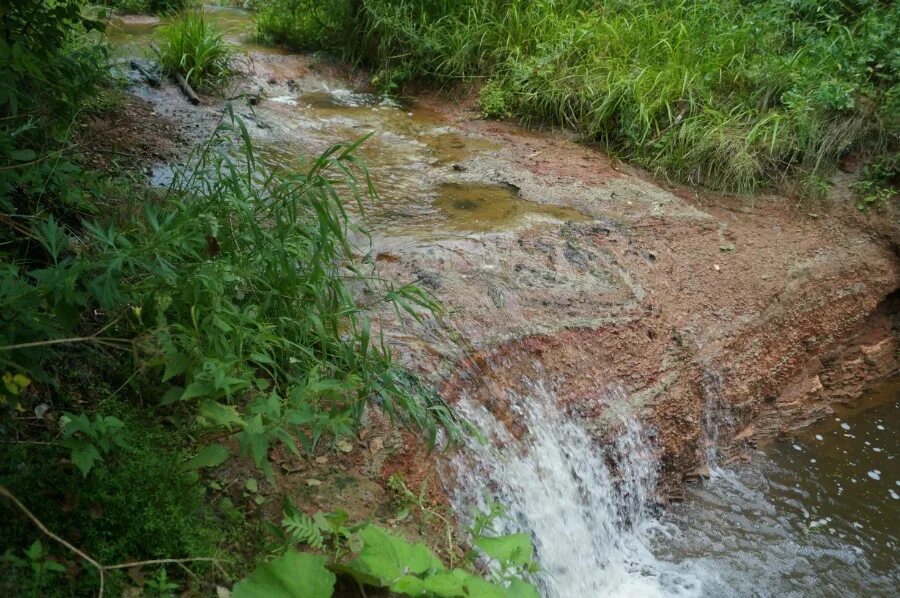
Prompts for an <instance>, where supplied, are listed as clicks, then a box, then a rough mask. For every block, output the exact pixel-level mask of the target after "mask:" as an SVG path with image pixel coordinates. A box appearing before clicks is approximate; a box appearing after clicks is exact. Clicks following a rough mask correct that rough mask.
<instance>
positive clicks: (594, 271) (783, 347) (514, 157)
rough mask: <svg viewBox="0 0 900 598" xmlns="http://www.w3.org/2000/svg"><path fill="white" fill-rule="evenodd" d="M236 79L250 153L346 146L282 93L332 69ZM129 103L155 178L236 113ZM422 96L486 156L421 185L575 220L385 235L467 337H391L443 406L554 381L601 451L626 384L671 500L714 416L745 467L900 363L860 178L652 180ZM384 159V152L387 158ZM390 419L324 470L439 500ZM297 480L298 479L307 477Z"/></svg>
mask: <svg viewBox="0 0 900 598" xmlns="http://www.w3.org/2000/svg"><path fill="white" fill-rule="evenodd" d="M243 68H244V71H245V73H244V77H243V78H242V79H241V80H240V81H239V82H237V83H236V84H235V85H234V87H233V89H232V90H230V91H229V92H228V93H229V95H231V96H238V97H239V99H238V100H236V101H235V103H234V106H235V109H236V111H237V112H238V113H239V114H240V115H241V116H242V117H243V118H244V119H245V120H246V121H247V122H248V123H251V125H252V126H251V127H250V130H251V134H252V135H253V137H254V139H255V140H258V141H259V142H261V143H263V144H266V145H267V146H269V147H279V146H282V147H287V146H289V147H295V148H300V149H301V150H302V151H303V152H304V153H306V154H307V155H312V154H315V153H317V152H319V151H321V150H323V149H324V148H325V147H327V146H328V145H330V144H331V143H333V142H335V141H338V140H339V139H334V138H333V135H334V130H322V129H320V128H319V129H317V128H316V127H313V126H306V124H305V123H306V121H304V120H303V117H302V114H299V115H298V108H297V106H296V104H291V103H290V102H287V101H285V100H284V98H290V97H297V96H298V95H302V94H303V93H309V92H316V91H317V90H321V89H322V88H323V86H325V87H328V88H333V87H334V86H335V85H337V84H340V83H341V76H342V74H341V73H340V72H338V69H335V68H334V67H331V66H328V65H327V64H322V63H317V62H316V61H314V60H313V59H311V58H309V57H305V56H296V55H288V54H285V53H281V52H269V51H262V50H252V49H251V50H250V51H249V52H248V58H247V60H246V61H245V62H244V67H243ZM356 83H360V81H357V82H356ZM342 84H343V86H345V87H351V86H352V85H351V84H350V83H348V82H346V81H343V83H342ZM131 91H132V93H133V94H134V95H135V96H136V97H137V98H139V99H140V104H135V105H139V106H142V107H143V108H141V110H143V111H144V117H152V120H154V121H155V122H157V123H164V124H163V125H160V124H157V125H153V127H152V128H151V130H153V131H170V132H171V134H170V136H167V135H164V136H163V137H165V141H164V142H163V141H160V146H161V149H160V148H153V147H149V148H144V147H140V146H133V147H132V149H127V148H126V149H119V150H117V151H123V152H134V151H139V152H143V153H144V154H145V155H146V160H147V161H148V162H149V163H151V164H153V165H155V167H156V168H157V169H158V168H160V167H162V168H165V167H166V166H165V165H164V164H170V163H171V162H172V161H173V160H172V159H171V156H172V149H171V147H170V146H169V145H166V144H175V145H176V146H177V147H178V148H180V149H179V150H178V151H177V152H175V153H176V154H178V155H179V157H180V159H181V160H183V159H184V156H185V153H186V151H187V149H188V148H189V147H190V146H191V145H192V144H196V143H197V142H199V141H201V140H203V139H206V138H207V137H208V136H209V134H210V133H211V131H212V129H213V128H214V127H215V126H216V124H217V123H219V122H220V120H221V114H222V110H223V103H222V102H221V101H219V100H216V99H213V98H205V99H204V102H203V103H202V104H201V105H200V106H193V105H191V104H189V103H188V102H187V100H186V99H185V98H184V97H183V95H182V94H181V93H180V92H179V91H178V89H177V88H175V87H174V86H172V85H170V84H166V85H164V86H163V87H162V88H161V89H153V88H151V87H148V86H146V85H144V84H142V83H141V82H140V81H139V80H138V78H137V77H135V83H134V85H133V86H132V89H131ZM250 97H252V98H253V100H252V103H251V102H248V101H247V98H250ZM135 102H137V100H135ZM417 102H418V109H424V110H426V111H427V112H428V114H429V116H428V118H429V119H432V120H434V121H435V122H433V123H431V124H432V125H437V126H438V129H437V130H438V131H439V133H438V134H437V138H438V139H441V138H445V139H453V140H456V139H462V140H464V142H463V143H464V145H465V148H469V147H477V148H478V151H474V152H473V151H468V150H467V149H465V148H463V149H461V150H460V151H459V152H457V153H456V154H454V153H453V152H452V151H451V152H449V153H448V152H446V151H445V152H444V153H443V154H442V159H440V160H432V161H431V162H424V163H422V164H418V163H416V167H417V170H418V171H421V172H419V175H417V176H419V177H420V178H419V179H416V181H419V183H415V182H414V184H412V185H411V187H410V188H412V189H413V190H415V185H416V184H421V185H423V186H425V187H428V188H433V187H434V186H435V185H441V184H447V183H452V184H455V185H470V184H478V185H494V186H499V185H502V186H505V187H506V188H508V189H510V190H511V192H512V193H513V195H514V196H515V197H517V198H518V199H519V200H523V201H527V202H532V203H533V204H536V205H539V206H555V207H558V208H566V209H569V210H571V212H553V213H552V214H550V215H549V216H547V215H545V216H540V214H541V210H540V209H532V210H531V212H529V213H534V214H538V215H539V216H537V217H523V218H518V219H511V220H510V221H509V222H507V223H506V224H504V223H502V222H500V223H498V224H497V225H496V226H493V225H492V226H488V227H482V230H475V229H476V228H478V227H472V229H471V230H466V229H465V227H463V228H462V229H460V228H459V227H456V228H454V226H455V225H453V223H452V222H451V221H447V222H446V223H444V224H443V225H441V224H440V223H438V224H433V227H434V230H431V229H428V230H425V231H424V232H423V230H417V231H415V232H405V233H404V232H402V231H401V232H397V231H396V230H392V229H390V227H385V228H383V229H379V228H378V226H377V223H376V224H375V225H373V244H374V247H373V251H372V255H373V256H374V259H373V263H374V264H375V267H376V268H377V272H378V273H379V274H380V275H382V276H385V277H387V278H389V279H391V280H395V281H398V282H409V281H413V280H416V281H418V282H419V283H420V284H421V285H423V286H425V287H426V288H428V289H429V290H431V291H432V292H433V293H434V294H435V296H436V297H438V298H439V299H440V300H441V301H442V302H443V303H444V304H445V305H446V306H447V308H448V312H449V315H448V316H446V318H445V321H444V323H445V324H447V325H449V326H450V327H452V328H453V329H454V330H456V331H457V332H458V336H454V335H452V334H448V333H447V330H446V327H445V326H438V325H434V324H433V325H431V326H426V327H425V328H421V327H416V328H412V327H410V325H409V323H408V322H398V321H397V320H396V318H393V319H392V316H391V315H390V314H385V317H386V318H387V319H386V320H385V324H384V326H385V331H386V332H387V334H388V336H389V337H390V339H391V342H392V343H393V346H394V347H395V348H396V350H397V352H398V355H399V356H400V357H401V358H402V360H403V361H404V362H405V363H407V364H408V365H409V366H410V367H412V368H414V369H415V370H417V371H419V372H421V373H423V374H424V375H426V376H427V377H429V378H430V379H431V380H432V381H433V382H434V383H435V384H437V385H439V386H440V388H441V389H442V394H443V396H444V397H445V398H446V399H448V400H449V401H451V402H452V401H453V400H455V399H456V398H457V397H459V396H461V394H463V393H466V394H468V395H470V396H473V397H476V398H477V399H478V400H480V401H482V402H483V403H484V404H485V405H487V406H489V408H490V409H491V410H492V411H494V412H495V413H496V414H497V415H498V417H501V418H504V419H505V420H507V421H508V423H509V425H510V426H511V427H512V428H513V429H515V427H516V422H515V421H513V418H512V416H511V415H510V414H509V413H508V412H506V410H505V406H506V401H505V398H506V396H507V393H508V392H510V391H513V390H516V389H518V390H522V389H523V381H524V380H529V379H530V380H535V379H540V380H542V381H543V382H544V383H545V385H547V387H548V388H550V389H551V390H552V391H553V392H554V393H555V395H556V396H557V398H558V400H559V402H560V404H561V405H564V408H566V409H568V410H569V411H570V412H571V413H572V415H573V417H578V418H581V419H582V420H583V422H584V424H585V425H586V426H587V428H588V429H589V430H591V431H592V433H594V434H596V436H597V438H598V439H599V440H601V441H602V439H603V437H604V436H605V435H607V434H609V433H610V432H611V429H610V425H608V424H609V422H607V421H606V418H605V417H604V416H605V413H606V411H607V409H608V408H609V405H608V403H607V397H608V396H610V395H611V394H613V393H610V392H608V391H610V390H613V389H616V390H618V389H621V390H624V391H625V392H624V393H623V396H627V397H628V398H627V402H628V410H629V411H630V412H631V413H632V414H633V415H634V416H635V417H637V418H639V419H641V420H642V421H643V422H644V423H645V424H646V425H645V427H646V429H648V430H650V434H651V436H652V437H653V438H654V439H655V443H656V446H657V447H658V450H659V457H660V461H661V463H662V473H663V480H664V485H663V488H662V497H663V498H665V497H677V496H678V488H679V486H680V484H681V482H682V480H684V479H686V478H691V477H696V476H697V475H702V473H703V472H702V467H703V465H704V464H705V462H706V444H707V442H708V441H709V438H710V434H711V432H710V430H709V429H708V428H709V425H708V421H709V420H708V418H707V414H711V415H713V416H715V420H716V423H717V425H716V430H717V435H718V443H719V447H720V449H719V450H720V453H721V454H722V455H723V457H724V458H725V459H726V461H727V459H734V458H740V456H741V452H740V447H741V446H745V445H747V444H750V443H755V442H759V441H762V440H765V439H769V438H773V437H777V436H778V435H783V434H789V433H790V431H791V430H794V429H796V428H798V427H800V426H804V425H807V424H808V423H810V422H812V421H814V420H816V419H818V418H821V417H824V416H825V415H827V414H828V413H829V412H830V411H831V409H832V407H833V406H834V405H835V404H852V403H853V402H854V401H855V400H856V399H857V397H859V395H860V394H861V392H862V391H863V390H864V389H865V388H866V387H867V386H869V385H871V384H873V383H876V382H877V381H879V380H881V379H883V378H885V377H886V376H888V375H889V374H891V373H893V372H896V370H897V368H898V352H900V335H898V325H900V321H898V309H897V308H898V301H900V299H898V294H897V289H898V286H900V260H898V226H897V223H896V221H895V219H894V216H893V214H892V213H889V212H874V213H860V212H858V211H857V210H856V208H855V206H854V202H853V201H852V199H851V194H850V192H849V184H850V182H851V181H852V174H846V173H841V174H840V175H839V176H838V177H837V179H836V184H835V188H834V189H833V191H832V193H831V195H830V197H829V198H828V199H827V200H824V201H814V202H812V201H800V200H796V199H792V198H788V197H783V196H779V195H774V194H772V195H757V196H754V197H727V196H723V195H721V194H712V193H708V192H705V191H703V190H699V189H693V188H688V187H684V186H680V185H676V184H671V183H668V182H665V181H662V180H659V179H656V178H654V177H653V176H651V175H650V174H649V173H646V172H644V171H641V170H640V169H637V168H634V167H632V166H628V165H626V164H623V163H621V162H618V161H617V160H615V159H612V158H610V157H609V156H607V155H605V154H604V153H603V152H602V151H600V150H599V149H596V148H592V147H589V146H586V145H583V144H579V143H577V141H576V140H574V139H573V138H572V137H571V136H570V135H568V134H566V133H564V132H559V131H541V132H538V131H529V130H524V129H522V128H520V127H517V126H516V125H514V124H511V123H503V122H495V121H485V120H482V119H480V118H479V116H478V114H477V111H476V110H475V109H474V106H473V102H472V100H471V98H463V99H461V100H460V99H459V98H457V99H455V100H452V99H448V98H447V97H442V96H439V95H435V94H425V95H422V96H420V97H419V98H418V99H417ZM148 106H149V107H151V108H147V107H148ZM301 108H302V106H301ZM301 112H302V111H301ZM410 116H412V113H410ZM109 126H110V127H112V128H114V127H115V123H111V124H110V125H109ZM348 127H350V129H352V128H353V125H352V123H351V124H350V125H348ZM100 130H103V129H102V128H101V129H100ZM116 131H117V133H116V134H117V135H118V134H119V129H116ZM440 131H443V132H442V133H441V132H440ZM132 132H133V131H132ZM361 132H365V131H361ZM127 133H128V131H127V130H125V131H123V132H122V135H123V137H126V136H127ZM387 133H388V134H391V133H392V131H387ZM393 133H396V132H393ZM135 138H136V139H142V136H141V135H140V134H137V135H136V137H135ZM453 143H456V142H455V141H454V142H453ZM453 143H450V144H449V145H450V146H453ZM121 144H122V145H123V146H127V145H128V142H127V138H123V139H122V141H121ZM151 145H152V144H151ZM375 147H376V152H375V153H376V154H377V152H378V151H384V152H387V151H388V150H390V148H391V147H393V146H390V145H385V146H383V147H382V146H378V145H376V146H375ZM398 147H399V146H398ZM379 148H381V149H379ZM384 148H387V149H384ZM451 149H452V147H451ZM160 152H163V153H162V154H160ZM448 156H449V159H448ZM375 159H376V161H377V160H379V159H381V158H379V157H378V156H377V155H376V156H375ZM400 159H402V156H400V157H398V158H397V160H400ZM175 161H176V162H177V161H178V160H175ZM377 175H378V173H376V183H377V182H379V181H378V176H377ZM388 182H389V181H388ZM407 190H408V189H407ZM423 201H425V200H424V199H423ZM559 214H577V216H573V217H572V218H566V217H564V216H562V217H561V216H560V215H559ZM426 229H427V227H426ZM377 419H378V418H377V417H376V420H377ZM389 428H390V427H389V426H387V425H385V424H384V422H382V423H380V424H376V425H373V426H372V428H371V430H369V431H367V432H365V433H364V434H363V435H361V438H360V439H359V441H358V442H357V443H356V445H355V446H353V447H352V450H351V451H347V452H346V454H342V453H343V452H342V451H338V452H336V453H335V455H334V456H333V457H331V460H330V461H327V466H328V467H332V469H333V471H334V472H340V471H342V470H346V471H349V473H347V474H342V475H346V476H353V477H355V478H357V482H355V483H354V484H355V487H360V488H362V490H361V491H360V492H361V494H360V496H359V497H357V500H359V501H362V502H366V501H367V500H371V501H372V502H375V503H377V502H378V501H384V500H385V498H384V497H385V490H384V488H385V482H386V480H387V478H388V477H389V476H390V475H391V474H392V473H395V472H400V473H403V475H404V476H405V478H406V479H407V481H408V483H409V485H410V486H412V487H414V488H418V485H419V484H420V483H421V482H422V481H423V480H426V479H429V480H431V488H433V490H431V491H430V494H431V495H433V496H435V497H439V494H440V493H439V491H438V486H437V482H436V479H437V476H436V475H435V467H434V462H435V461H434V460H435V459H439V458H440V457H430V458H428V457H426V454H427V452H426V450H425V448H424V445H423V444H422V443H421V442H420V441H419V440H417V439H416V438H415V437H414V436H413V435H411V434H406V433H404V434H398V433H396V432H390V431H389ZM335 463H338V464H340V465H341V467H337V468H334V467H333V465H334V464H335ZM319 465H323V467H317V465H316V463H313V462H311V463H306V464H299V465H296V466H295V465H291V464H287V465H286V466H285V467H283V468H282V471H281V472H280V475H279V479H280V484H281V485H283V487H285V488H287V489H288V491H292V492H294V493H296V492H301V494H303V495H304V496H306V498H307V499H308V501H309V502H310V504H313V505H315V504H316V503H317V501H318V502H323V503H326V502H328V500H325V499H323V498H322V496H319V495H320V494H322V493H323V492H324V491H322V490H320V489H319V485H318V484H313V485H310V484H309V480H310V479H313V480H316V481H319V479H320V478H322V477H323V476H325V475H330V474H327V473H323V472H324V471H325V470H327V467H324V465H326V464H319ZM294 472H303V475H302V476H301V477H299V478H296V479H294V478H292V477H291V474H292V473H294ZM335 475H338V474H335ZM292 480H293V481H292ZM345 486H347V484H345ZM325 487H332V488H334V485H329V484H325ZM291 488H293V490H291ZM298 488H299V490H298ZM339 494H340V493H339ZM317 496H318V498H317ZM338 498H341V500H343V501H345V502H346V500H348V497H347V496H342V497H338ZM319 499H322V500H319ZM329 500H330V499H329Z"/></svg>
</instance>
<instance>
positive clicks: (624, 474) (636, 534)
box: [454, 383, 700, 598]
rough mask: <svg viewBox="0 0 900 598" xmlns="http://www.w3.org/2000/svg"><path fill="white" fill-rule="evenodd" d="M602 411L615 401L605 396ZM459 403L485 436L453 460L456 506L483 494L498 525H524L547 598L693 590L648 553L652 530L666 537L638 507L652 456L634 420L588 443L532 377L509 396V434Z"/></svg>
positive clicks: (466, 508)
mask: <svg viewBox="0 0 900 598" xmlns="http://www.w3.org/2000/svg"><path fill="white" fill-rule="evenodd" d="M608 398H609V400H608V403H609V405H610V408H611V409H612V408H615V405H617V404H623V403H624V397H622V396H621V394H620V393H611V394H610V396H609V397H608ZM459 408H460V410H461V411H462V412H463V413H464V414H465V415H466V416H467V417H469V418H470V419H471V421H473V423H475V424H476V425H477V426H478V427H479V428H480V429H481V430H482V432H483V433H484V434H485V435H486V437H487V443H485V444H479V443H477V442H473V443H472V444H470V445H469V447H468V450H467V451H465V453H464V454H463V455H461V456H460V457H458V458H457V459H456V460H455V462H454V465H455V470H456V476H457V478H458V482H459V483H458V484H457V488H458V491H457V493H456V496H455V497H454V503H455V506H456V508H457V511H458V512H459V513H460V514H463V515H465V514H466V513H470V512H471V510H472V508H473V507H475V508H481V509H484V508H485V504H484V503H485V500H484V493H485V492H489V493H490V494H491V495H492V496H493V497H494V498H495V499H497V500H499V501H500V502H501V503H502V504H503V505H504V506H505V507H506V509H507V513H508V515H509V517H508V519H507V520H505V521H504V522H503V523H502V525H503V526H504V527H505V529H503V530H502V531H504V532H514V531H527V532H530V533H531V535H532V539H533V541H534V545H535V550H536V558H537V561H538V563H539V565H540V567H541V570H542V571H541V573H540V574H539V584H540V586H541V590H542V594H543V595H545V596H548V597H560V598H569V597H573V596H592V597H601V596H609V597H616V596H623V597H625V596H628V597H632V596H647V597H652V596H694V595H699V593H700V588H699V586H698V584H697V582H696V581H695V580H694V579H693V578H691V577H689V576H685V575H683V574H681V573H680V572H679V571H678V570H677V569H676V568H675V567H674V566H672V565H670V564H668V563H665V562H663V561H660V560H658V559H656V558H655V557H654V556H653V554H652V553H651V551H650V549H649V540H650V538H651V537H652V536H653V535H659V534H663V535H664V534H667V533H670V532H671V531H672V530H667V529H665V528H663V527H662V526H661V525H660V524H659V522H658V521H657V520H656V519H655V518H654V517H652V515H651V514H650V513H649V512H648V501H649V498H650V496H651V493H652V491H653V488H654V484H655V481H656V466H655V462H656V460H655V458H654V456H653V454H652V451H651V450H650V447H649V445H648V443H647V442H646V441H645V439H644V438H643V436H642V434H641V430H640V427H639V426H638V425H637V423H636V422H634V421H632V420H629V419H628V418H627V417H625V416H623V417H621V418H620V421H621V429H622V432H621V434H620V436H619V437H618V439H617V440H616V441H615V442H614V443H612V444H610V445H608V446H606V447H598V446H597V443H595V442H594V441H592V439H591V438H590V437H589V436H588V434H587V432H586V431H585V430H584V428H582V427H581V426H580V425H579V424H578V423H577V422H576V421H575V420H574V419H573V418H572V417H571V416H570V415H567V414H564V413H562V412H561V411H560V410H559V409H558V408H557V407H556V405H555V404H554V398H553V396H552V394H551V393H549V392H548V391H547V390H546V388H545V387H544V386H543V385H542V384H539V383H538V384H531V385H530V392H529V393H528V394H527V395H526V396H518V395H510V397H509V409H510V414H511V415H512V417H513V418H514V419H515V422H516V425H517V426H518V425H521V426H524V427H525V430H524V432H522V433H521V434H520V435H519V436H518V437H517V436H516V435H515V434H513V433H512V432H511V431H510V430H509V429H508V428H507V427H506V426H505V425H503V424H502V423H501V422H500V421H498V420H497V419H496V418H494V416H493V415H491V414H490V413H489V412H488V411H487V410H486V409H485V408H484V407H482V406H481V405H478V404H475V403H474V402H471V401H469V400H467V399H463V400H462V402H461V404H460V405H459Z"/></svg>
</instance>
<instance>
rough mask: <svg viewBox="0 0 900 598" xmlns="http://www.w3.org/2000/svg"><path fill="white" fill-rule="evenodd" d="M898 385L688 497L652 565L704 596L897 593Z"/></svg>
mask: <svg viewBox="0 0 900 598" xmlns="http://www.w3.org/2000/svg"><path fill="white" fill-rule="evenodd" d="M898 398H900V380H897V379H895V380H893V381H891V382H889V383H887V384H885V385H884V386H883V387H881V388H880V389H879V390H877V391H875V392H873V393H870V396H868V397H866V399H865V400H864V404H867V405H875V406H872V407H870V408H868V409H865V410H863V411H861V412H859V413H856V414H853V413H851V412H848V413H842V414H839V415H838V416H837V417H833V418H829V419H828V420H827V421H825V422H823V423H822V424H821V425H818V426H815V427H813V428H810V429H808V430H804V431H803V432H802V433H800V434H797V435H796V436H795V437H794V438H792V439H791V440H789V441H785V442H778V443H775V444H772V445H769V446H765V447H762V448H761V449H760V450H757V451H755V452H754V454H753V455H752V456H753V459H752V462H751V463H749V464H746V465H739V466H737V467H734V468H731V469H729V470H717V471H715V472H714V474H713V477H712V478H711V479H710V480H709V481H707V482H705V483H703V484H701V485H698V486H696V487H692V488H690V489H689V491H688V494H687V498H686V501H685V502H684V504H682V505H678V506H676V507H675V508H674V509H673V510H671V511H670V512H668V513H667V514H666V515H665V516H664V517H663V522H664V523H667V524H671V525H672V526H674V533H672V534H671V535H668V536H660V537H658V538H657V539H656V540H655V541H654V542H653V546H654V552H655V554H656V555H657V557H658V558H660V559H663V560H666V561H670V562H673V563H677V564H678V565H679V569H681V570H682V571H685V572H690V574H691V575H692V576H694V577H696V578H698V579H699V581H700V582H701V586H702V594H703V595H707V596H726V595H741V596H895V595H897V593H898V591H900V555H898V550H897V549H898V538H900V463H898V459H897V454H898V440H900V434H898V426H900V403H898V402H897V400H898Z"/></svg>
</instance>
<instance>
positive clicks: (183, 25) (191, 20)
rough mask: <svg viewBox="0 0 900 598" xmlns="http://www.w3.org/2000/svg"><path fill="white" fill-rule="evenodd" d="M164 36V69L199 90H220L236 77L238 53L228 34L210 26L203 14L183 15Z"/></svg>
mask: <svg viewBox="0 0 900 598" xmlns="http://www.w3.org/2000/svg"><path fill="white" fill-rule="evenodd" d="M160 36H161V38H162V47H161V48H160V54H159V60H160V64H161V65H162V67H163V69H165V70H166V71H168V72H170V73H178V74H180V75H182V76H183V77H184V78H185V80H186V81H187V82H188V83H190V84H191V85H192V86H194V87H196V88H197V89H200V90H204V89H206V90H209V89H217V88H220V87H221V86H222V85H224V84H225V83H226V82H227V81H228V79H230V78H231V76H232V75H233V74H234V61H235V59H236V51H235V49H234V47H233V46H231V44H229V43H228V42H226V41H225V33H224V32H222V31H216V30H215V29H214V28H213V27H212V26H210V25H209V23H208V22H207V21H206V18H205V17H204V16H203V11H202V10H199V11H188V12H185V13H182V14H180V15H179V16H177V17H176V18H175V19H174V20H173V21H172V22H170V23H169V24H168V25H165V26H164V27H161V28H160Z"/></svg>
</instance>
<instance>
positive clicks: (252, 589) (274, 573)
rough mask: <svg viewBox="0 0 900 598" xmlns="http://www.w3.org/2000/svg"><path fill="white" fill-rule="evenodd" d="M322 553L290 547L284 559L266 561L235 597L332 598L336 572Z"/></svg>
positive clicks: (245, 582) (234, 590) (239, 584)
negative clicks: (331, 568)
mask: <svg viewBox="0 0 900 598" xmlns="http://www.w3.org/2000/svg"><path fill="white" fill-rule="evenodd" d="M325 565H326V559H325V557H323V556H320V555H314V554H308V553H305V552H297V551H296V550H290V551H288V552H287V553H285V555H284V556H283V557H281V558H280V559H276V560H274V561H270V562H268V563H263V564H262V565H260V566H259V567H257V568H256V570H255V571H253V573H251V574H250V575H249V576H248V577H247V578H246V579H244V580H242V581H241V582H240V583H238V584H236V585H235V586H234V588H233V589H232V591H231V595H232V597H233V598H259V597H260V596H266V597H267V598H297V597H298V596H303V597H304V598H329V597H330V596H331V595H332V592H333V590H334V582H335V576H334V573H332V572H331V571H329V570H328V569H326V567H325Z"/></svg>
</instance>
